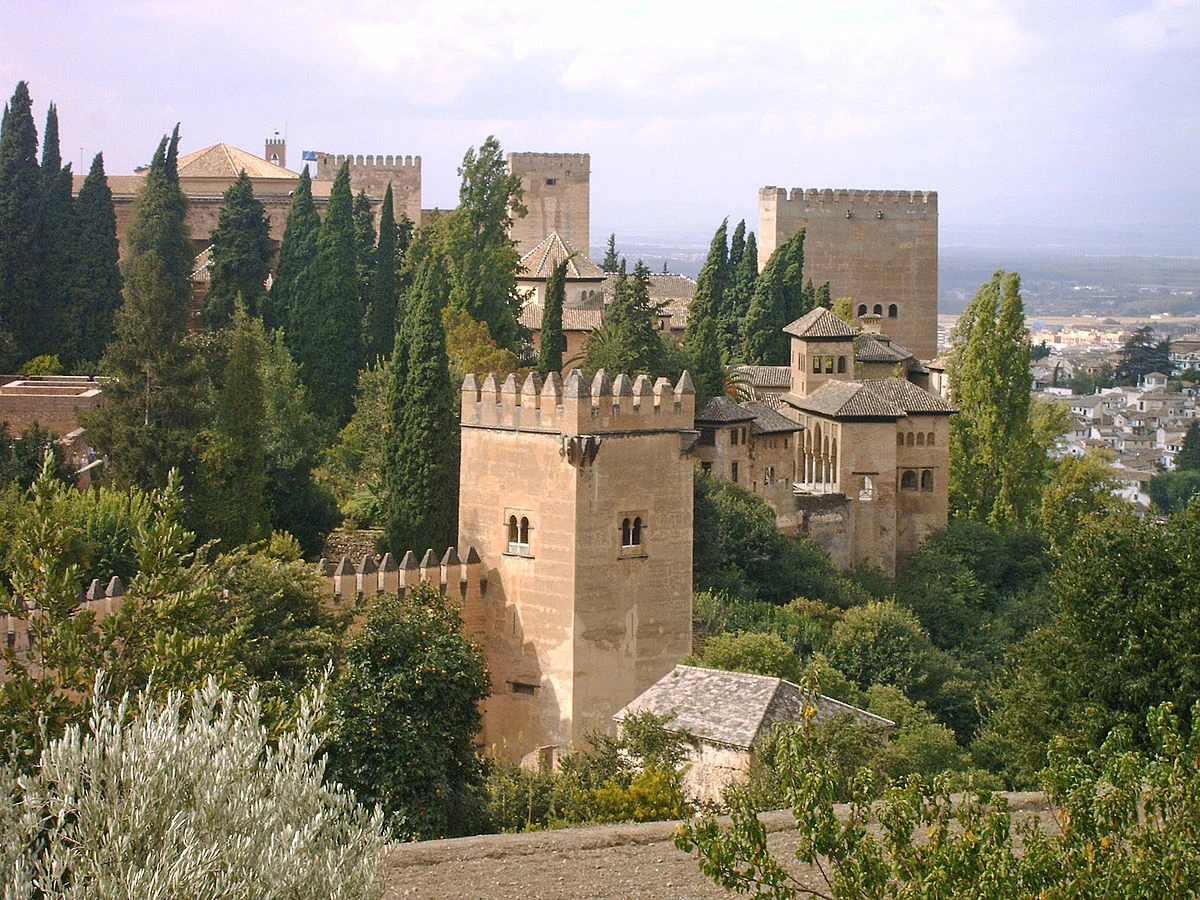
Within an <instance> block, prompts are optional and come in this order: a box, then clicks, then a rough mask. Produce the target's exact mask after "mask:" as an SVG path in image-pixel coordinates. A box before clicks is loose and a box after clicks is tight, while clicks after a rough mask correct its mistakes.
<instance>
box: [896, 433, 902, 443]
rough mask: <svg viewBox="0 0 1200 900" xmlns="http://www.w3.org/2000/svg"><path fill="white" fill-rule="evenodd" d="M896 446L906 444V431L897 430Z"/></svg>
mask: <svg viewBox="0 0 1200 900" xmlns="http://www.w3.org/2000/svg"><path fill="white" fill-rule="evenodd" d="M896 446H897V447H903V446H904V432H897V433H896Z"/></svg>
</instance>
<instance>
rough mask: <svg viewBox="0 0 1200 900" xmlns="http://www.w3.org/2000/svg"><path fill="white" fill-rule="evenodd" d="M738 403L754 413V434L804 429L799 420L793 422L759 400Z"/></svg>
mask: <svg viewBox="0 0 1200 900" xmlns="http://www.w3.org/2000/svg"><path fill="white" fill-rule="evenodd" d="M739 405H740V406H741V408H742V409H744V410H745V411H746V412H748V413H753V414H754V426H753V427H754V433H755V434H791V433H792V432H795V431H803V430H804V426H803V425H801V424H800V423H799V422H793V421H792V420H791V419H789V418H788V417H787V416H785V415H782V414H780V413H778V412H776V411H775V410H774V409H772V408H771V407H770V406H768V405H767V404H766V403H763V402H762V401H761V400H747V401H745V402H744V403H741V404H739Z"/></svg>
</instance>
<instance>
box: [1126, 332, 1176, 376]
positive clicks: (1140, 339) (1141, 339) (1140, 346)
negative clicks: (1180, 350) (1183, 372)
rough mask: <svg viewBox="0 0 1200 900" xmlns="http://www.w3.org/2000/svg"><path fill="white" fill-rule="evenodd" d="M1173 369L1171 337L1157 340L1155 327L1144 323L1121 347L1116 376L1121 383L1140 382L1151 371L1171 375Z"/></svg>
mask: <svg viewBox="0 0 1200 900" xmlns="http://www.w3.org/2000/svg"><path fill="white" fill-rule="evenodd" d="M1172 369H1173V366H1172V364H1171V340H1170V338H1164V339H1163V340H1161V341H1156V340H1155V339H1154V329H1152V328H1151V327H1150V326H1149V325H1143V326H1142V327H1141V328H1139V329H1137V330H1136V331H1134V333H1133V334H1131V335H1130V336H1129V338H1128V340H1126V341H1125V344H1124V345H1123V346H1122V347H1121V361H1120V363H1118V365H1117V370H1116V377H1117V381H1119V382H1120V383H1121V384H1138V383H1139V382H1141V380H1142V379H1143V378H1145V377H1146V376H1147V375H1149V374H1150V373H1151V372H1159V373H1161V374H1163V375H1170V374H1171V371H1172Z"/></svg>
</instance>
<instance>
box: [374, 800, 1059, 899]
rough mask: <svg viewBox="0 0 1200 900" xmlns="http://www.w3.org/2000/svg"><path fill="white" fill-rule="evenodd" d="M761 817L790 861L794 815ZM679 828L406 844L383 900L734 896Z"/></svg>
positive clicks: (1028, 810)
mask: <svg viewBox="0 0 1200 900" xmlns="http://www.w3.org/2000/svg"><path fill="white" fill-rule="evenodd" d="M1007 796H1008V798H1009V808H1010V809H1011V811H1012V812H1013V817H1014V819H1016V818H1019V817H1021V816H1028V815H1036V816H1038V817H1039V818H1040V819H1042V820H1043V826H1044V827H1046V826H1048V827H1053V826H1050V825H1049V816H1048V813H1047V812H1046V811H1045V806H1044V803H1043V801H1042V798H1041V797H1040V795H1037V794H1009V795H1007ZM761 818H762V820H763V822H764V824H766V826H767V830H768V831H769V832H770V837H769V838H768V840H769V843H770V847H771V849H772V851H774V853H775V855H776V858H778V859H781V860H782V859H788V858H790V857H791V856H792V853H793V852H794V850H795V846H796V840H795V839H796V832H795V827H794V824H795V823H794V821H793V819H792V816H791V813H789V812H786V811H785V812H773V813H764V814H763V815H762V817H761ZM677 824H678V823H675V822H652V823H648V824H644V825H605V826H593V827H589V828H571V829H565V830H562V831H547V832H538V833H535V834H500V835H484V836H481V837H470V838H458V839H456V840H447V841H426V842H423V843H419V844H404V845H402V846H400V847H397V848H396V849H395V850H393V851H392V852H391V853H390V854H389V855H388V856H387V857H386V858H385V859H384V861H383V864H382V866H381V867H380V879H381V880H382V882H383V885H384V897H385V900H399V898H402V897H421V898H459V897H463V898H489V900H492V898H495V900H501V898H513V900H564V898H597V900H601V898H627V897H668V898H679V900H708V898H722V897H728V896H730V895H729V894H727V893H726V892H725V891H723V890H721V889H720V888H718V887H716V886H715V885H714V884H713V883H712V882H711V881H709V880H708V879H706V878H705V877H704V876H703V875H701V873H700V868H699V866H698V865H697V863H696V858H695V857H694V856H688V855H687V854H685V853H683V852H682V851H680V850H677V849H675V845H674V844H673V843H672V841H673V840H674V837H675V829H676V827H677ZM792 874H793V875H794V876H796V877H797V878H798V879H800V880H801V881H802V882H805V883H807V884H811V885H812V886H813V887H817V888H822V887H824V882H823V881H822V880H821V878H820V875H819V873H817V872H814V871H811V870H808V869H807V867H804V866H801V865H799V864H794V865H793V867H792Z"/></svg>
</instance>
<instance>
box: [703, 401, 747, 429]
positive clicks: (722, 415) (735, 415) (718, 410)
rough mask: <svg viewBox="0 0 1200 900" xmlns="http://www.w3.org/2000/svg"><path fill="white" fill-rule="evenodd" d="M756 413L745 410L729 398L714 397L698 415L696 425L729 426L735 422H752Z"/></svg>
mask: <svg viewBox="0 0 1200 900" xmlns="http://www.w3.org/2000/svg"><path fill="white" fill-rule="evenodd" d="M753 419H754V413H752V412H749V411H748V410H745V409H743V408H742V407H741V406H739V405H738V404H736V403H734V402H733V401H732V400H730V399H729V398H728V397H713V398H712V399H711V400H709V401H708V402H707V403H705V404H704V408H703V409H702V410H700V412H698V413H696V424H697V425H699V424H700V423H704V424H715V425H728V424H731V423H733V422H750V421H753Z"/></svg>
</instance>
